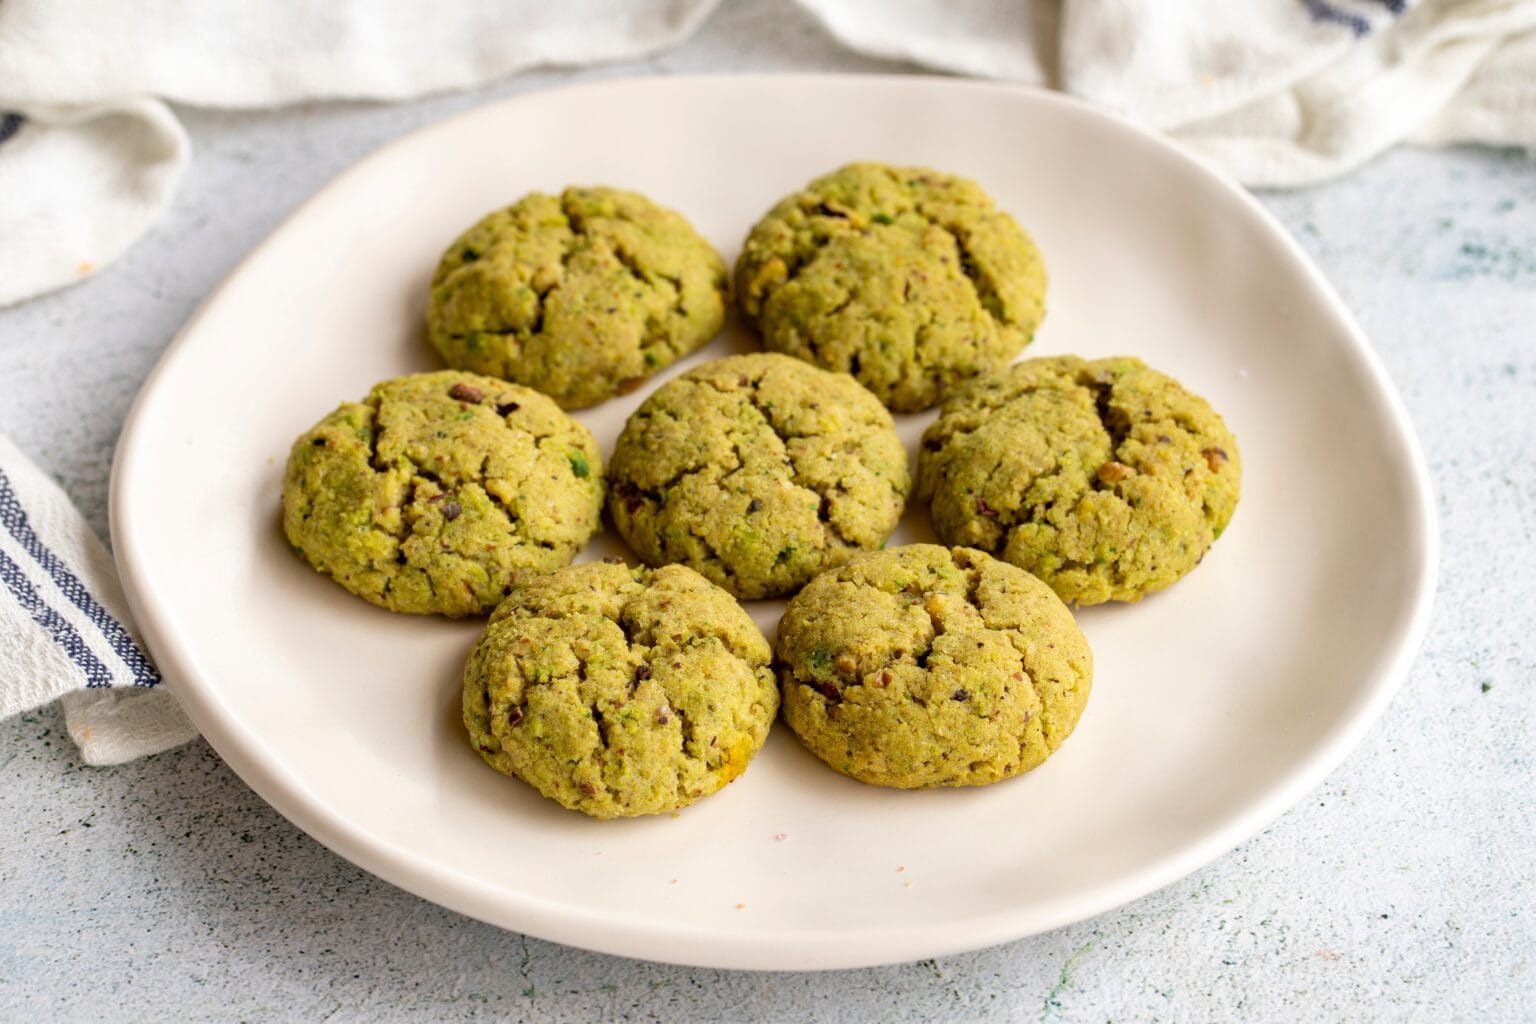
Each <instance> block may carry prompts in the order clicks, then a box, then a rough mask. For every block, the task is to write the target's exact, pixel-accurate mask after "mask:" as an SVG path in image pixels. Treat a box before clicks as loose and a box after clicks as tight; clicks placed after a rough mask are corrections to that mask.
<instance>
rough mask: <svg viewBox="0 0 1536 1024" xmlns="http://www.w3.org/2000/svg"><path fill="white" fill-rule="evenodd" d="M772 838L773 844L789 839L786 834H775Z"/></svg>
mask: <svg viewBox="0 0 1536 1024" xmlns="http://www.w3.org/2000/svg"><path fill="white" fill-rule="evenodd" d="M773 838H774V841H775V842H780V843H782V842H783V841H784V840H786V839H788V838H789V833H788V832H775V833H774V836H773Z"/></svg>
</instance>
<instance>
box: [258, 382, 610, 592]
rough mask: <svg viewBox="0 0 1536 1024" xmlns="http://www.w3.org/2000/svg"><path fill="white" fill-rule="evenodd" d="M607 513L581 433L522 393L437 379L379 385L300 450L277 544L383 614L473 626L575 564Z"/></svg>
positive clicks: (303, 440)
mask: <svg viewBox="0 0 1536 1024" xmlns="http://www.w3.org/2000/svg"><path fill="white" fill-rule="evenodd" d="M602 504H603V465H602V458H601V456H600V455H599V454H598V448H597V442H596V441H595V440H594V439H593V437H592V434H591V432H590V431H588V430H587V428H586V427H584V426H582V425H581V424H580V423H577V422H576V421H575V420H573V419H571V418H570V417H569V416H567V415H566V414H565V413H564V412H562V411H561V410H560V408H559V407H558V406H556V405H555V403H554V402H552V401H550V400H549V399H548V398H546V397H545V396H543V395H541V394H539V393H538V392H537V391H534V390H532V389H530V388H525V387H523V386H521V385H518V384H510V383H508V382H506V381H502V380H496V379H494V378H490V377H482V376H478V375H475V374H470V373H460V372H457V371H454V370H444V371H440V372H438V373H419V374H415V375H412V376H409V377H401V378H399V379H397V380H388V381H384V382H382V383H380V384H377V385H375V386H374V388H373V390H372V391H370V392H369V393H368V397H366V398H365V399H363V400H362V401H361V402H345V403H343V404H342V405H340V406H339V407H337V409H336V410H335V411H334V412H332V413H331V414H330V415H329V416H326V417H325V418H324V419H323V420H321V421H320V422H319V423H318V424H316V425H315V426H314V427H313V428H312V429H311V430H309V431H308V432H307V433H305V434H304V435H303V436H301V437H300V438H299V439H298V440H297V441H295V442H294V444H293V448H292V450H291V452H290V453H289V456H288V465H287V470H286V472H285V474H284V480H283V532H284V533H285V534H286V535H287V537H288V542H289V543H290V544H291V545H293V547H294V549H295V550H296V551H297V552H298V553H299V554H300V555H302V556H303V557H304V558H305V559H306V560H307V561H308V562H309V563H310V564H311V565H312V566H314V567H315V568H316V569H317V570H319V571H320V572H323V573H325V574H327V575H329V576H331V577H332V578H333V579H335V580H336V582H337V583H340V584H341V585H342V586H343V587H345V588H346V589H347V590H350V591H351V592H352V593H354V594H356V595H358V596H359V597H362V598H365V599H366V600H369V601H371V602H373V603H374V604H376V605H379V606H380V607H383V608H388V609H389V610H390V611H396V612H410V613H416V614H432V613H438V614H442V615H449V616H461V615H474V614H483V613H485V612H489V611H490V610H491V609H493V608H495V607H496V605H497V603H498V602H500V601H501V599H502V598H503V597H504V596H506V594H507V592H508V591H509V590H510V588H511V586H512V584H513V583H514V582H515V581H516V580H517V579H518V577H519V576H521V575H522V574H524V573H528V572H530V571H536V572H541V571H544V570H548V569H554V568H556V567H558V566H562V565H565V564H566V563H568V562H569V561H570V560H571V559H572V558H574V557H576V552H577V551H578V550H579V549H580V548H581V546H582V545H583V544H584V543H586V541H587V538H589V537H590V536H591V535H592V534H593V533H594V532H595V531H596V530H597V529H598V526H599V524H600V518H599V517H600V515H601V512H602Z"/></svg>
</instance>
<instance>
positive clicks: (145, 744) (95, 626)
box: [0, 437, 197, 765]
mask: <svg viewBox="0 0 1536 1024" xmlns="http://www.w3.org/2000/svg"><path fill="white" fill-rule="evenodd" d="M60 697H63V698H64V718H65V724H66V727H67V728H68V730H69V735H70V737H71V738H72V739H73V740H74V741H75V743H76V744H78V745H79V747H80V753H81V756H82V757H83V758H84V760H85V762H86V763H87V764H93V765H107V764H119V763H121V762H123V761H130V760H132V759H134V758H136V757H143V756H145V755H147V754H154V753H158V752H159V751H162V750H167V749H169V748H171V747H174V746H178V745H180V744H182V743H185V742H186V741H187V740H190V739H192V738H193V737H194V736H196V735H197V732H196V730H195V729H193V728H192V723H191V722H189V721H187V716H186V715H185V714H183V713H182V711H181V708H180V707H179V706H177V704H176V700H175V698H174V697H172V696H171V695H170V694H169V693H168V692H166V691H165V689H164V688H163V687H161V685H160V673H159V672H158V671H156V669H155V666H154V664H153V663H152V662H151V661H150V659H149V656H148V654H146V653H145V651H144V647H143V645H142V644H141V643H140V642H139V638H138V636H137V634H136V633H135V632H134V630H133V626H132V624H131V622H130V621H129V618H128V607H127V602H126V601H125V600H124V598H123V592H122V589H121V588H120V587H119V586H118V582H117V570H116V569H115V568H114V567H113V564H112V556H111V555H109V554H107V550H106V548H104V547H103V546H102V544H101V542H100V541H99V540H97V539H96V536H95V534H93V533H92V532H91V528H90V527H89V526H88V525H87V524H86V522H85V519H84V517H82V516H81V515H80V513H79V512H78V511H76V510H75V507H74V505H72V504H71V503H70V501H69V499H68V498H67V497H66V496H65V494H64V492H63V491H62V490H60V489H59V487H58V485H57V484H55V483H54V482H53V481H52V480H50V479H48V477H47V476H45V475H44V474H43V473H42V471H41V470H39V469H38V468H37V467H36V466H35V465H33V464H32V462H31V460H30V459H28V458H27V457H26V456H25V455H23V454H22V453H21V451H20V449H18V448H16V446H15V445H13V444H11V443H10V441H8V440H6V439H5V438H4V437H0V718H8V717H10V716H11V715H14V714H19V713H20V712H23V711H28V710H31V709H32V708H35V707H38V706H40V705H42V704H47V703H49V702H51V701H54V700H57V699H58V698H60Z"/></svg>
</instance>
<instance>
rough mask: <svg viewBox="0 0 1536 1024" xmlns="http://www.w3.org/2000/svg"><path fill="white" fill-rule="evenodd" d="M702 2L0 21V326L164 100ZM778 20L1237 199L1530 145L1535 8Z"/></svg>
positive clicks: (1335, 2) (401, 92)
mask: <svg viewBox="0 0 1536 1024" xmlns="http://www.w3.org/2000/svg"><path fill="white" fill-rule="evenodd" d="M719 2H720V0H562V2H560V3H552V2H548V0H437V2H436V3H433V4H430V5H419V4H404V3H376V2H372V0H338V2H334V3H325V4H316V3H311V2H309V0H266V2H264V3H260V4H251V3H239V2H233V0H226V2H222V3H221V2H204V0H142V2H140V3H134V4H121V3H114V2H112V0H0V138H5V137H6V136H9V141H7V142H3V143H0V305H3V304H5V303H8V302H15V301H17V300H19V299H22V298H26V297H27V296H30V295H35V294H38V293H39V292H42V291H46V290H48V289H51V288H56V287H60V286H62V285H66V284H69V283H71V282H73V281H77V280H79V279H80V278H81V277H82V276H84V275H86V274H89V273H90V272H92V271H93V270H95V269H97V268H100V267H102V266H104V265H106V264H107V263H109V262H110V261H111V260H112V259H114V258H115V257H116V256H118V255H119V254H120V253H121V252H122V251H123V250H124V249H125V248H126V247H127V246H128V245H129V244H131V243H132V241H133V240H134V239H135V238H137V237H138V236H139V235H141V234H142V233H143V232H144V231H147V230H148V229H149V228H150V226H151V225H153V224H154V222H155V221H156V219H158V217H159V216H160V214H161V213H162V212H163V211H164V209H165V208H166V206H167V205H169V203H170V202H171V200H172V197H173V196H174V194H175V191H176V185H177V182H178V181H179V179H180V176H181V172H182V170H183V169H184V167H185V165H186V161H187V158H188V146H187V140H186V137H185V134H184V133H183V132H182V130H181V128H180V126H179V125H178V124H177V122H176V120H175V118H174V116H173V115H172V113H171V112H170V110H169V108H167V107H166V105H165V103H164V102H163V101H167V100H168V101H171V102H173V103H185V104H191V105H202V106H219V107H241V108H252V107H269V106H276V105H280V104H285V103H292V102H296V101H300V100H310V99H323V98H352V99H359V98H364V99H400V98H404V97H408V96H416V95H420V94H423V93H428V92H435V91H441V90H445V89H460V88H468V87H471V86H475V85H480V84H483V83H486V82H490V81H494V80H496V79H498V78H502V77H504V76H506V75H509V74H511V73H513V72H515V71H518V70H521V69H525V68H529V67H533V66H536V65H579V64H591V63H596V62H601V61H610V60H618V59H623V58H632V57H637V56H640V55H643V54H646V53H651V52H655V51H657V50H661V49H664V48H666V47H668V46H671V45H673V44H675V43H677V42H679V41H681V40H683V39H685V38H687V36H688V35H690V34H691V33H692V32H693V31H694V30H695V29H696V28H697V27H698V26H699V25H700V24H701V23H703V21H704V20H705V19H706V18H707V17H708V16H709V14H710V13H711V12H712V11H713V10H714V8H715V7H716V6H717V4H718V3H719ZM794 2H795V3H798V4H799V5H800V6H801V7H802V8H804V9H805V10H807V11H809V12H810V13H812V14H813V15H814V16H815V17H816V18H817V19H818V20H819V21H820V22H821V23H822V24H823V25H824V26H825V27H826V29H827V30H828V31H829V32H830V33H831V34H832V35H833V36H834V37H836V38H837V39H838V40H840V41H841V42H842V43H843V44H845V45H846V46H848V47H850V48H852V49H855V50H859V51H861V52H864V53H868V54H872V55H876V56H882V57H889V58H895V59H902V60H908V61H914V62H917V63H919V64H923V65H926V66H929V67H933V68H938V69H941V70H946V71H954V72H959V73H963V74H970V75H980V76H987V77H995V78H1004V79H1010V80H1015V81H1023V82H1030V83H1035V84H1043V85H1048V86H1053V87H1057V88H1061V89H1065V90H1067V91H1069V92H1072V93H1075V94H1077V95H1080V96H1083V97H1086V98H1088V99H1091V100H1094V101H1096V102H1098V103H1101V104H1103V105H1105V106H1108V107H1110V108H1112V109H1114V110H1118V111H1120V112H1122V113H1124V114H1126V115H1127V116H1130V117H1132V118H1134V119H1137V120H1139V121H1141V122H1143V123H1145V124H1148V125H1150V126H1152V127H1155V128H1159V129H1162V130H1165V131H1168V132H1170V133H1171V134H1173V135H1174V136H1176V137H1178V138H1180V139H1182V140H1183V141H1185V142H1186V143H1188V144H1189V145H1190V146H1191V147H1193V148H1194V149H1195V150H1196V151H1197V152H1200V153H1201V154H1203V155H1204V156H1205V157H1206V158H1207V159H1209V160H1210V161H1212V162H1213V163H1215V164H1216V165H1218V166H1220V167H1222V168H1224V169H1225V170H1227V171H1228V172H1229V173H1231V174H1232V175H1234V176H1235V177H1237V178H1238V179H1239V180H1240V181H1243V182H1245V183H1247V184H1250V185H1274V186H1285V185H1299V184H1305V183H1307V182H1313V181H1319V180H1322V179H1324V178H1327V177H1330V176H1333V175H1336V174H1339V173H1341V172H1343V171H1346V170H1348V169H1350V168H1352V167H1354V166H1357V165H1358V164H1360V163H1361V162H1363V161H1365V160H1367V159H1369V158H1370V157H1372V156H1374V155H1376V154H1377V153H1380V152H1381V151H1382V150H1384V149H1386V148H1388V147H1390V146H1392V145H1394V144H1396V143H1398V142H1401V141H1404V140H1414V141H1418V142H1422V143H1427V144H1448V143H1453V142H1462V141H1466V142H1481V143H1495V144H1505V145H1517V146H1532V145H1536V0H1417V2H1415V0H1180V2H1179V3H1146V2H1144V0H1034V2H1028V0H794ZM7 114H8V115H9V116H6V115H7Z"/></svg>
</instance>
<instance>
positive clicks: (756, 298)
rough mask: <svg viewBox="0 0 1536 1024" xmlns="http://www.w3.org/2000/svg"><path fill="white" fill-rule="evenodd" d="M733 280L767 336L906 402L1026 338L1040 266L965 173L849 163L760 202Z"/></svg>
mask: <svg viewBox="0 0 1536 1024" xmlns="http://www.w3.org/2000/svg"><path fill="white" fill-rule="evenodd" d="M736 292H737V296H738V298H739V300H740V302H741V308H742V310H743V311H745V313H746V315H747V317H748V318H749V319H751V320H752V321H753V322H754V323H755V324H756V325H757V328H758V331H759V332H760V333H761V334H762V337H763V344H764V345H765V346H767V347H768V348H770V349H772V350H774V351H776V352H787V353H788V354H790V355H792V356H798V357H799V358H801V359H805V360H808V361H809V362H812V363H815V364H816V365H817V366H821V367H825V368H826V369H829V370H842V371H844V372H847V373H851V374H853V376H854V377H856V378H858V380H859V382H860V383H862V384H863V385H864V386H865V387H867V388H869V390H870V391H872V392H874V393H875V395H876V396H877V397H878V398H879V399H880V400H881V401H882V402H884V403H885V404H886V405H888V406H890V407H891V408H892V409H895V410H897V411H898V412H908V411H912V410H916V409H925V408H927V407H928V406H930V405H933V404H934V403H935V402H937V401H939V399H940V398H941V397H943V395H944V393H945V392H946V391H948V390H950V389H951V388H953V387H954V386H955V385H956V384H958V383H961V382H963V381H965V380H967V379H969V378H970V377H972V376H974V375H976V374H978V373H981V372H983V371H985V370H990V369H993V368H995V367H998V366H1002V365H1003V364H1004V363H1006V362H1008V360H1010V359H1012V358H1013V357H1014V356H1016V355H1018V353H1019V351H1020V350H1021V349H1022V348H1023V347H1024V346H1025V345H1027V344H1029V341H1030V339H1031V338H1032V337H1033V336H1034V333H1035V329H1036V327H1038V326H1039V323H1040V319H1041V317H1042V316H1044V314H1045V267H1044V264H1042V263H1041V261H1040V254H1039V253H1038V252H1037V251H1036V249H1035V245H1034V243H1033V242H1031V241H1030V239H1029V236H1028V235H1026V234H1025V233H1024V231H1023V229H1022V228H1020V227H1019V225H1018V224H1017V223H1016V222H1015V221H1014V219H1013V218H1012V217H1010V216H1009V215H1008V214H1007V213H1004V212H1003V211H1002V210H999V209H998V208H997V207H996V206H994V205H993V202H992V198H991V197H990V196H989V195H987V193H986V192H984V191H982V189H981V188H980V186H978V185H977V184H976V183H975V182H973V181H968V180H966V179H965V178H957V177H955V176H953V175H949V174H941V173H939V172H938V171H932V170H928V169H926V168H921V167H888V166H886V165H884V164H873V163H857V164H849V165H848V166H846V167H843V168H840V169H839V170H836V171H833V172H832V173H831V174H828V175H826V176H825V177H821V178H817V179H816V180H815V181H813V182H811V183H810V184H809V185H807V186H806V187H805V188H804V189H803V190H801V191H799V192H796V193H794V194H793V195H790V196H787V197H786V198H784V199H783V200H781V201H780V202H779V203H778V205H776V206H775V207H774V208H773V209H771V210H769V211H768V214H767V215H766V216H765V217H763V219H762V220H760V221H759V222H758V223H757V225H756V226H755V227H754V228H753V229H752V231H751V233H750V234H749V235H748V236H747V240H746V244H745V247H744V248H743V250H742V254H741V258H740V259H739V260H737V262H736Z"/></svg>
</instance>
